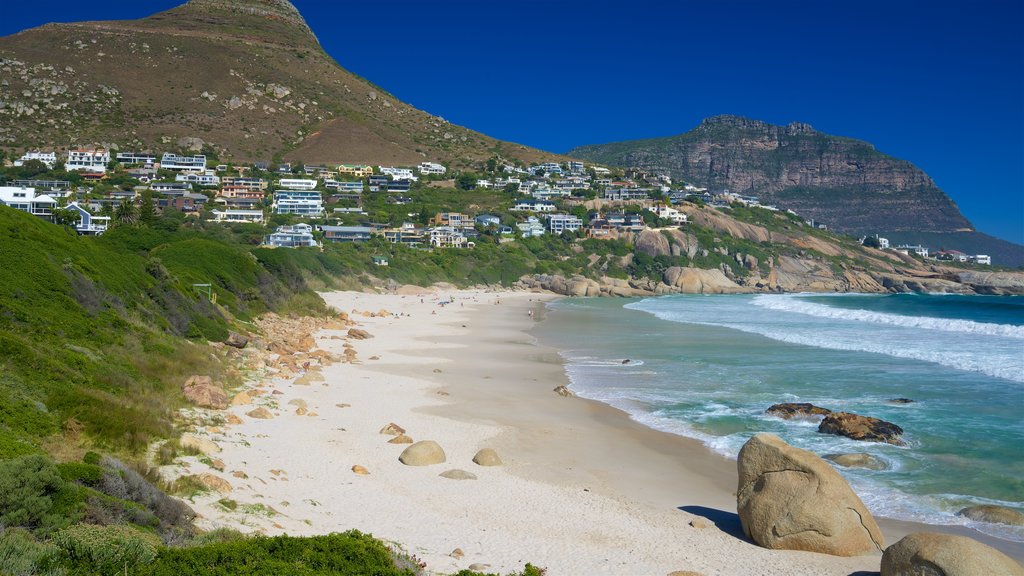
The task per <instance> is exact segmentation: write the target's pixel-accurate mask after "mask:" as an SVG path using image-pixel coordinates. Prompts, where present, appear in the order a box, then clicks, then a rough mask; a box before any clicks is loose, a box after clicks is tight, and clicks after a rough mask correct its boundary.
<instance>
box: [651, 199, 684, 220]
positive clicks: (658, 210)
mask: <svg viewBox="0 0 1024 576" xmlns="http://www.w3.org/2000/svg"><path fill="white" fill-rule="evenodd" d="M647 210H648V211H650V212H654V215H655V216H657V217H658V218H664V219H666V220H671V221H672V223H673V224H679V225H682V224H686V222H687V216H686V214H684V213H682V212H680V211H679V210H676V209H675V208H672V207H671V206H666V205H665V204H660V203H659V204H655V205H654V206H649V207H648V208H647Z"/></svg>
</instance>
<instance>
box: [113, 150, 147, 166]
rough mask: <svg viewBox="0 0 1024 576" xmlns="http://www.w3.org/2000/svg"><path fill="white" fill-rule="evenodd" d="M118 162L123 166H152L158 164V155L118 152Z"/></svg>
mask: <svg viewBox="0 0 1024 576" xmlns="http://www.w3.org/2000/svg"><path fill="white" fill-rule="evenodd" d="M116 158H117V161H118V162H120V163H121V164H124V165H126V166H127V165H128V164H143V165H152V164H155V163H156V154H150V153H149V152H118V153H117V156H116Z"/></svg>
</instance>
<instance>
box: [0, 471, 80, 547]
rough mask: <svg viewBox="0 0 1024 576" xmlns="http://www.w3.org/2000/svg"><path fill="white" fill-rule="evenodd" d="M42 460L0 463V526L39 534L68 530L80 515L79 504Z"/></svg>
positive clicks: (66, 485) (57, 474) (61, 480)
mask: <svg viewBox="0 0 1024 576" xmlns="http://www.w3.org/2000/svg"><path fill="white" fill-rule="evenodd" d="M76 496H77V494H76V491H75V490H74V488H73V487H70V486H68V484H67V483H66V482H65V481H64V479H63V478H61V475H60V473H59V472H58V470H57V466H56V465H55V464H54V463H53V461H52V460H50V459H48V458H46V457H45V456H38V455H32V456H22V457H20V458H15V459H13V460H6V461H2V462H0V526H5V527H15V526H16V527H22V528H28V529H31V530H36V531H40V532H43V533H45V532H48V531H50V530H53V529H56V528H61V527H63V526H67V525H68V524H71V523H72V522H74V521H75V520H76V519H77V517H78V516H79V515H80V510H81V505H82V501H81V499H80V498H78V497H76Z"/></svg>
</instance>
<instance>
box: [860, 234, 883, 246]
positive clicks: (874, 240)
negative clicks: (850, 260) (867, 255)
mask: <svg viewBox="0 0 1024 576" xmlns="http://www.w3.org/2000/svg"><path fill="white" fill-rule="evenodd" d="M862 244H864V246H867V247H868V248H881V247H882V244H881V243H880V242H879V241H878V237H877V236H865V237H864V242H862Z"/></svg>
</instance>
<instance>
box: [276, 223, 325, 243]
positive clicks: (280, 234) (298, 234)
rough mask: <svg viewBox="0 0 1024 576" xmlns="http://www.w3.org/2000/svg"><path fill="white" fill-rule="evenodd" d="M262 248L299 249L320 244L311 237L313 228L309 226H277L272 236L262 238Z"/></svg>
mask: <svg viewBox="0 0 1024 576" xmlns="http://www.w3.org/2000/svg"><path fill="white" fill-rule="evenodd" d="M263 245H264V246H272V247H274V248H300V247H313V246H319V245H320V244H319V243H318V242H317V241H316V238H315V237H314V236H313V227H312V226H310V225H309V224H295V225H294V226H278V227H277V230H275V231H274V233H273V234H268V235H267V236H266V237H264V238H263Z"/></svg>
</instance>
